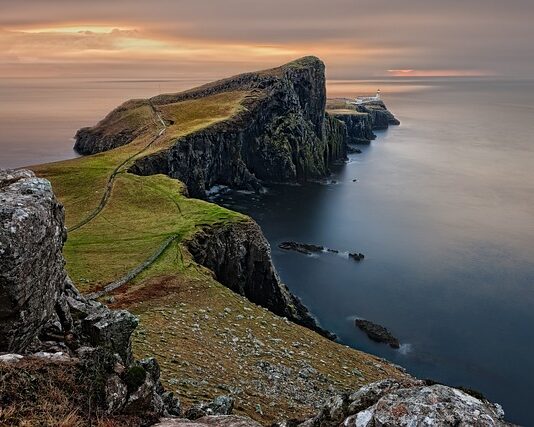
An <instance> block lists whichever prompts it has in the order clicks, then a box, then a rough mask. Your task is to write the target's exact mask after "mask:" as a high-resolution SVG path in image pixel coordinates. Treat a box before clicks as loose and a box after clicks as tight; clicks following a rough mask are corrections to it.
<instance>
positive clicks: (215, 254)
mask: <svg viewBox="0 0 534 427" xmlns="http://www.w3.org/2000/svg"><path fill="white" fill-rule="evenodd" d="M186 246H187V248H188V250H189V252H190V253H191V255H192V256H193V259H194V260H195V261H196V262H197V263H199V264H201V265H203V266H205V267H207V268H208V269H210V270H211V271H213V272H214V274H215V276H216V277H217V280H218V281H219V282H221V283H222V284H223V285H225V286H227V287H228V288H230V289H232V290H233V291H234V292H236V293H238V294H240V295H243V296H245V297H246V298H248V299H249V300H250V301H252V302H254V303H256V304H258V305H261V306H263V307H265V308H267V309H268V310H270V311H272V312H273V313H275V314H277V315H279V316H284V317H287V318H288V319H290V320H292V321H294V322H295V323H298V324H300V325H302V326H306V327H308V328H310V329H313V330H315V331H317V332H319V333H320V334H322V335H324V336H327V337H330V338H333V337H334V336H333V335H332V334H331V333H329V332H327V331H325V330H323V329H322V328H320V327H319V326H318V325H317V322H316V321H315V319H314V318H313V317H312V316H311V315H310V313H309V312H308V310H307V308H306V307H305V306H304V305H303V304H302V303H301V302H300V300H299V299H298V298H297V297H295V296H294V295H293V294H291V293H290V292H289V290H288V289H287V287H286V286H285V285H284V284H283V283H281V282H280V278H279V277H278V274H277V273H276V270H275V269H274V266H273V263H272V258H271V248H270V246H269V243H268V242H267V240H266V239H265V236H264V235H263V233H262V232H261V229H260V227H259V226H258V224H256V223H255V222H254V221H252V220H247V221H241V222H234V223H230V224H227V225H224V226H219V227H211V228H205V229H204V230H202V231H200V232H197V233H196V234H195V235H194V237H193V238H192V239H190V240H189V241H188V242H186Z"/></svg>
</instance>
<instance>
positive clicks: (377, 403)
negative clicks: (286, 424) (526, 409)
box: [299, 380, 510, 427]
mask: <svg viewBox="0 0 534 427" xmlns="http://www.w3.org/2000/svg"><path fill="white" fill-rule="evenodd" d="M339 425H343V426H347V427H379V426H384V427H385V426H391V427H394V426H395V427H404V426H406V427H408V426H480V427H482V426H509V425H510V424H508V423H507V422H506V421H504V412H503V410H502V408H501V407H500V406H499V405H498V404H494V403H491V402H488V401H486V400H483V399H478V398H475V397H473V396H471V395H469V394H467V393H465V392H463V391H461V390H458V389H455V388H452V387H447V386H444V385H440V384H433V385H427V384H426V383H425V382H423V381H417V380H406V381H397V380H384V381H379V382H376V383H372V384H369V385H367V386H365V387H362V388H361V389H359V390H357V391H356V392H354V393H353V394H350V395H348V394H346V395H341V396H337V397H335V398H333V399H332V400H331V401H330V403H329V404H327V405H326V406H325V407H324V408H323V410H322V411H321V412H320V413H319V414H318V415H317V416H315V417H314V418H311V419H309V420H307V421H305V422H303V423H301V424H299V426H300V427H337V426H339Z"/></svg>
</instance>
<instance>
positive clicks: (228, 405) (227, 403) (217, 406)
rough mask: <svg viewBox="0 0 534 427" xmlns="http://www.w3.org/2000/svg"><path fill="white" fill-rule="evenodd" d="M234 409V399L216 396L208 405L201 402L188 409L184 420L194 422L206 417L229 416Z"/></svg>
mask: <svg viewBox="0 0 534 427" xmlns="http://www.w3.org/2000/svg"><path fill="white" fill-rule="evenodd" d="M233 409H234V399H233V398H231V397H229V396H218V397H216V398H215V399H213V401H211V402H209V403H204V402H201V403H199V404H197V405H194V406H192V407H191V408H189V409H188V410H187V411H186V413H185V416H186V418H189V419H192V420H196V419H199V418H202V417H205V416H206V415H230V414H231V413H232V411H233Z"/></svg>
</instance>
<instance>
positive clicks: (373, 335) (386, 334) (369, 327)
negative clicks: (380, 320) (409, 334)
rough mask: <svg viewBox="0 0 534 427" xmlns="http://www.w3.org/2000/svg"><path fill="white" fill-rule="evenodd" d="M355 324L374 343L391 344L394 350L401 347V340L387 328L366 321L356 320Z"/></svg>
mask: <svg viewBox="0 0 534 427" xmlns="http://www.w3.org/2000/svg"><path fill="white" fill-rule="evenodd" d="M354 323H355V324H356V326H358V328H360V329H361V330H362V331H364V332H365V333H366V334H367V336H368V337H369V338H370V339H372V340H373V341H376V342H381V343H386V344H389V346H390V347H393V348H399V347H400V342H399V340H398V339H397V338H395V337H394V336H393V335H392V334H391V332H390V331H389V330H387V329H386V328H385V327H383V326H381V325H378V324H376V323H373V322H370V321H369V320H365V319H356V320H355V321H354Z"/></svg>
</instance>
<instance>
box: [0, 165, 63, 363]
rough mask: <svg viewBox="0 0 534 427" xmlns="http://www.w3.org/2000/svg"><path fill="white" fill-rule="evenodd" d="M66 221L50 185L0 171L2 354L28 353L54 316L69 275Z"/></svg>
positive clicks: (22, 172) (24, 174) (25, 174)
mask: <svg viewBox="0 0 534 427" xmlns="http://www.w3.org/2000/svg"><path fill="white" fill-rule="evenodd" d="M63 216H64V213H63V207H62V206H61V205H60V204H59V203H58V201H57V200H56V198H55V196H54V193H53V192H52V187H51V185H50V183H49V182H48V181H47V180H45V179H41V178H36V177H35V175H34V174H33V172H30V171H27V170H17V171H13V170H0V313H1V315H0V351H6V352H15V353H20V352H24V351H25V350H26V349H27V348H28V347H29V345H30V344H31V343H32V342H33V341H34V340H35V339H36V338H37V336H38V335H39V333H40V331H41V328H42V327H43V326H44V325H45V324H46V323H47V322H48V321H49V320H51V319H52V318H53V317H54V316H55V304H56V301H57V300H58V297H59V295H60V293H61V291H62V286H63V282H64V280H65V276H66V274H65V270H64V268H63V267H64V259H63V255H62V253H61V250H62V248H63V242H64V240H65V236H66V233H65V228H64V226H63Z"/></svg>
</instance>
